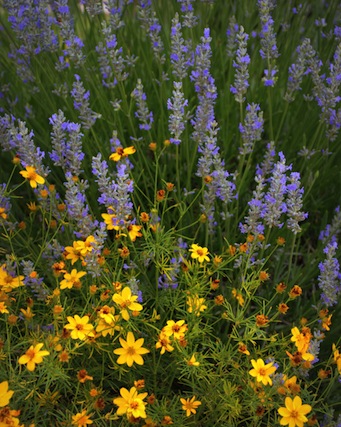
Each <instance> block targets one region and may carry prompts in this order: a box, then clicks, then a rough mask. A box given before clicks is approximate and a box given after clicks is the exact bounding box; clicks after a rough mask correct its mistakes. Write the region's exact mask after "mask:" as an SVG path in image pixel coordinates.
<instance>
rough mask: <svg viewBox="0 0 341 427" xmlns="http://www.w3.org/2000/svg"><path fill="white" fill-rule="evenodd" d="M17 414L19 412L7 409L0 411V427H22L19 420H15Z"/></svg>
mask: <svg viewBox="0 0 341 427" xmlns="http://www.w3.org/2000/svg"><path fill="white" fill-rule="evenodd" d="M19 414H20V411H16V410H10V409H9V408H7V407H5V408H3V409H1V410H0V427H24V424H19V418H17V416H18V415H19ZM33 427H34V426H33Z"/></svg>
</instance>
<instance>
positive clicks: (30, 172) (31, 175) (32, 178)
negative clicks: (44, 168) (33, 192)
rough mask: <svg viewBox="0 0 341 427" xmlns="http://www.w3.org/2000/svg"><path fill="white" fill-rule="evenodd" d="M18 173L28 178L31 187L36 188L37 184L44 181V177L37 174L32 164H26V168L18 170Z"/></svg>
mask: <svg viewBox="0 0 341 427" xmlns="http://www.w3.org/2000/svg"><path fill="white" fill-rule="evenodd" d="M19 173H20V175H22V176H23V177H24V178H26V179H28V180H29V182H30V186H31V187H32V188H37V184H44V182H45V179H44V178H43V177H42V176H40V175H38V174H37V172H36V168H35V167H33V166H26V170H25V171H20V172H19Z"/></svg>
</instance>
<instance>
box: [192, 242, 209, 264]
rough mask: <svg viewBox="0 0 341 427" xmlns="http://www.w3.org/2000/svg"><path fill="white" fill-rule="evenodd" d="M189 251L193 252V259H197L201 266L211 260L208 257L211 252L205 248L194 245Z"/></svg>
mask: <svg viewBox="0 0 341 427" xmlns="http://www.w3.org/2000/svg"><path fill="white" fill-rule="evenodd" d="M189 251H190V252H192V253H191V257H192V258H193V259H197V260H198V261H199V262H200V264H201V263H203V262H204V261H209V260H210V258H209V257H208V254H209V252H208V249H207V248H203V247H201V246H198V245H196V244H195V243H193V244H192V246H191V248H190V250H189Z"/></svg>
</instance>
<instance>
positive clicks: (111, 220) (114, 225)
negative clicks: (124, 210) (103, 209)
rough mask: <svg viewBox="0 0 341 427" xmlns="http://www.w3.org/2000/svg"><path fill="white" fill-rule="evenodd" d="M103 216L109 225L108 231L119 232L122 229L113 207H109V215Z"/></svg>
mask: <svg viewBox="0 0 341 427" xmlns="http://www.w3.org/2000/svg"><path fill="white" fill-rule="evenodd" d="M101 216H102V218H103V219H104V222H105V224H106V225H107V230H116V231H118V230H119V229H120V226H119V220H118V219H117V216H116V213H115V209H114V208H113V207H112V206H109V207H108V213H104V214H102V215H101Z"/></svg>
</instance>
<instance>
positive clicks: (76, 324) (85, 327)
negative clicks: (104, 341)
mask: <svg viewBox="0 0 341 427" xmlns="http://www.w3.org/2000/svg"><path fill="white" fill-rule="evenodd" d="M67 320H68V321H69V323H68V324H67V325H65V326H64V328H65V329H68V330H70V331H71V338H72V339H74V340H77V339H78V340H82V341H84V340H85V339H86V338H88V337H94V336H95V335H94V332H93V330H94V327H93V325H92V324H91V323H89V316H83V317H79V316H78V314H76V315H75V316H74V317H72V316H68V317H67Z"/></svg>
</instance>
